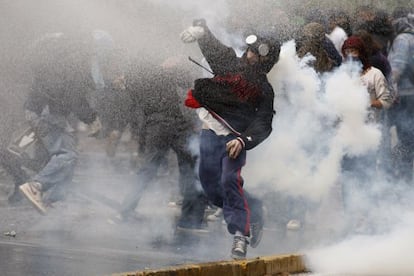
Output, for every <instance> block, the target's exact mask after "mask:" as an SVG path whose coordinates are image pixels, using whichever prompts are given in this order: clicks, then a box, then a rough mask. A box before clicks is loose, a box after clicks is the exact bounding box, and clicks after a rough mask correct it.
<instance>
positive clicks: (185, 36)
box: [180, 26, 204, 43]
mask: <svg viewBox="0 0 414 276" xmlns="http://www.w3.org/2000/svg"><path fill="white" fill-rule="evenodd" d="M203 35H204V28H203V27H201V26H191V27H188V28H187V29H186V30H184V31H183V32H182V33H181V34H180V38H181V40H182V41H183V42H184V43H191V42H194V41H196V40H197V39H199V38H201V37H202V36H203Z"/></svg>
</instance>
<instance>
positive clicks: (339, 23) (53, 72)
mask: <svg viewBox="0 0 414 276" xmlns="http://www.w3.org/2000/svg"><path fill="white" fill-rule="evenodd" d="M255 27H256V28H255V29H256V30H255V31H252V30H247V29H246V30H242V31H241V33H242V34H243V42H244V43H243V44H244V45H243V47H242V48H243V49H242V54H241V55H238V54H237V53H238V52H237V51H236V50H235V49H234V48H232V47H229V46H227V45H225V44H223V43H222V42H221V41H219V40H218V39H217V38H216V36H215V35H214V33H213V32H212V31H211V30H210V28H209V24H208V22H207V21H206V20H204V19H195V20H194V22H193V24H192V25H191V26H189V27H188V28H187V29H185V30H184V31H183V32H182V33H181V34H180V35H179V36H178V34H177V39H179V38H180V39H181V40H182V42H184V43H188V44H189V43H193V42H194V43H195V42H197V44H198V47H199V49H200V50H201V54H202V55H203V57H204V59H205V62H206V63H207V65H208V68H204V69H203V70H209V72H210V73H211V74H212V76H210V77H204V78H202V77H200V76H201V73H200V74H195V73H194V71H196V70H193V72H190V71H189V70H186V66H183V63H184V61H186V60H185V59H184V60H183V58H182V57H181V56H173V57H170V58H167V59H166V60H164V62H162V63H159V64H157V63H156V62H153V61H148V62H142V60H140V61H137V62H134V60H129V61H128V62H126V61H125V60H124V59H123V56H122V53H123V52H122V50H120V49H117V47H116V42H114V41H113V39H112V37H111V35H110V34H108V33H107V32H105V31H102V30H95V31H93V33H92V34H90V37H89V38H88V39H85V38H83V39H81V40H80V39H79V38H74V37H72V36H71V35H68V34H64V33H53V34H47V35H45V36H44V37H42V38H40V39H39V40H38V41H37V42H36V43H35V45H34V46H32V47H33V48H34V49H33V53H35V54H34V55H35V56H37V57H38V58H37V59H36V58H34V59H33V62H32V67H31V69H32V79H33V81H32V86H31V87H30V91H29V93H28V96H27V99H26V102H25V104H24V109H25V115H26V119H27V122H28V125H29V131H26V132H24V135H23V136H21V137H20V138H21V139H22V138H28V137H30V138H32V139H31V141H30V143H29V144H31V143H32V142H33V143H35V147H36V150H35V154H34V157H33V158H32V159H34V161H35V162H34V163H35V164H37V165H35V166H32V167H31V169H32V170H33V171H34V172H35V173H34V174H33V175H28V174H27V172H26V170H23V169H22V168H23V167H27V166H29V165H28V161H33V160H27V158H26V157H27V156H25V155H24V156H23V154H22V153H24V151H25V149H26V148H27V147H28V144H24V145H22V140H18V141H12V142H11V143H10V145H8V146H7V147H3V148H1V149H0V164H1V165H2V167H3V168H4V169H5V170H6V171H7V172H8V173H9V174H10V175H12V176H13V179H14V182H15V187H16V188H15V189H14V192H13V193H12V194H11V195H10V197H9V202H10V204H16V202H21V201H22V197H21V195H23V196H24V197H25V198H27V200H28V201H29V202H30V203H31V204H32V205H33V206H34V207H35V208H36V210H38V211H39V212H40V213H42V214H47V211H48V207H49V206H50V205H52V204H53V203H54V202H56V201H59V200H64V198H65V194H66V192H65V189H67V187H70V185H71V181H72V179H73V175H74V171H75V169H76V161H77V159H78V152H77V150H76V145H77V142H78V139H77V137H76V131H75V130H76V126H75V127H74V122H75V123H77V122H79V121H81V122H84V123H86V124H88V125H89V126H90V127H89V128H90V130H91V133H90V136H93V137H96V138H98V139H100V138H101V139H106V140H107V145H108V146H107V147H106V153H107V157H108V158H111V157H113V156H114V155H115V151H116V145H117V144H118V143H119V140H120V137H121V135H122V133H123V131H124V130H125V129H126V128H129V129H130V130H131V133H132V138H133V139H134V140H136V141H137V152H138V155H140V159H141V160H143V162H142V164H140V166H139V167H138V168H137V169H136V175H137V181H136V185H135V186H134V189H133V190H131V191H125V198H124V199H123V201H122V203H121V204H120V205H121V208H120V210H118V211H119V218H120V219H121V220H123V221H127V220H128V218H129V216H130V214H131V212H133V211H134V210H135V209H136V208H137V206H138V204H139V201H140V198H141V197H142V196H143V193H144V192H145V190H146V189H147V187H148V186H149V185H151V183H153V182H154V179H155V178H156V176H157V172H158V171H159V170H163V169H165V163H166V160H165V159H166V157H167V153H168V152H169V151H170V150H172V152H174V153H175V155H176V157H177V164H178V172H179V181H178V182H179V191H180V195H181V197H182V203H181V216H180V218H179V220H178V222H177V229H181V230H190V231H192V230H194V231H202V230H205V227H206V213H205V210H206V208H207V207H208V206H214V208H217V210H218V211H220V212H218V213H217V216H219V215H220V214H221V212H222V215H223V218H224V221H225V223H226V225H227V230H228V232H229V233H230V234H231V235H232V236H233V245H232V249H231V255H232V257H233V258H235V259H243V258H245V257H246V254H247V246H248V245H250V246H251V247H256V246H258V244H259V243H260V240H261V236H262V233H263V226H264V223H265V218H264V213H263V202H262V201H261V200H260V199H259V198H258V197H256V196H255V195H253V194H252V193H250V192H247V191H246V190H245V188H246V187H247V188H248V187H249V184H248V183H247V184H246V185H245V183H244V181H243V177H242V176H241V170H242V167H243V166H244V165H245V163H246V153H247V151H249V150H251V149H253V148H255V147H257V146H258V145H260V144H261V143H262V142H263V141H264V140H266V138H268V137H269V135H271V134H272V123H273V117H274V116H275V114H276V112H275V110H274V100H275V92H274V91H273V88H272V85H271V84H270V83H269V81H268V79H267V74H268V73H269V71H270V70H271V69H272V68H273V66H274V65H275V64H276V63H277V62H278V59H279V53H280V49H281V45H282V44H283V43H284V42H286V41H288V40H291V39H294V40H295V41H296V48H297V49H296V50H297V55H298V57H299V58H303V57H305V56H307V55H312V56H313V57H314V58H313V59H309V64H308V65H309V66H310V67H312V68H314V70H315V71H316V72H317V74H318V75H319V76H322V75H323V74H325V73H328V72H332V71H333V70H335V69H336V68H339V67H340V66H342V65H344V64H349V63H354V64H357V65H358V66H360V72H359V77H360V81H361V83H362V84H363V85H364V86H365V87H366V92H367V95H369V99H370V106H368V107H367V108H368V109H369V112H368V114H369V115H368V117H369V118H367V120H372V121H374V122H375V123H377V124H379V125H381V126H382V129H383V131H382V134H383V137H382V140H381V141H382V142H381V146H380V148H379V149H378V150H377V151H376V152H370V153H368V154H365V155H363V156H344V158H343V161H342V170H343V171H344V172H347V171H348V172H349V171H351V172H356V171H358V172H359V173H358V175H359V176H360V177H361V179H360V182H361V183H362V184H363V185H366V183H368V182H370V181H369V179H368V178H369V176H368V175H367V173H366V172H368V171H373V170H378V171H382V172H385V173H386V175H388V176H390V175H392V177H393V179H394V180H395V181H396V182H398V183H404V185H408V186H409V185H412V181H413V161H414V121H413V120H414V114H413V113H414V13H413V11H412V10H410V9H409V8H404V7H398V8H396V9H395V10H394V11H393V12H392V13H389V12H387V11H384V10H379V9H375V8H374V7H370V6H361V7H358V8H356V9H355V11H354V13H353V14H348V13H347V12H345V11H344V10H332V11H330V12H329V13H328V14H327V16H322V15H319V16H318V15H315V14H312V13H310V14H309V16H307V17H305V18H304V23H303V24H302V25H301V26H300V27H299V28H297V30H294V31H292V33H291V34H290V36H288V37H287V36H286V35H283V36H282V35H280V34H279V33H277V31H276V33H275V30H278V28H277V27H276V28H273V29H271V30H266V29H265V30H258V29H260V28H259V27H260V26H255ZM80 45H82V47H81V46H80ZM85 45H86V46H85ZM187 47H191V46H189V45H188V46H187ZM80 49H81V50H80ZM237 50H239V49H237ZM239 53H240V52H239ZM45 57H47V58H45ZM198 65H200V66H202V65H201V64H198ZM193 69H194V67H193ZM201 70H202V69H201V68H200V72H201ZM276 74H277V72H276ZM187 91H188V92H187ZM185 93H187V94H185ZM183 95H184V96H183ZM183 98H184V100H183ZM411 103H413V106H411V105H410V104H411ZM391 127H395V129H396V133H397V137H398V143H397V144H396V145H395V146H391V139H390V131H389V130H390V128H391ZM194 137H198V138H197V139H199V144H200V147H199V150H198V151H197V152H194V151H192V150H191V149H190V147H189V146H188V144H189V141H190V140H191V139H193V138H194ZM19 146H21V148H19ZM29 163H30V162H29ZM30 164H32V163H30ZM362 184H361V185H362ZM370 185H375V184H374V183H371V184H370ZM360 189H364V187H360ZM345 190H346V189H344V196H343V198H344V201H347V197H349V196H351V195H350V193H349V191H348V192H347V191H345ZM344 206H346V204H344Z"/></svg>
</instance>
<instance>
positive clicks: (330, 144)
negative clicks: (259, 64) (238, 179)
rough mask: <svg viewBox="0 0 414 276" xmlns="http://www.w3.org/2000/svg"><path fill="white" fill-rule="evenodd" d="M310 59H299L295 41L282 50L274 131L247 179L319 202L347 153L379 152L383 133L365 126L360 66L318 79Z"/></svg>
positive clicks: (273, 77) (274, 75)
mask: <svg viewBox="0 0 414 276" xmlns="http://www.w3.org/2000/svg"><path fill="white" fill-rule="evenodd" d="M308 60H309V57H305V58H304V60H300V59H299V58H298V57H297V56H296V52H295V44H294V42H293V41H290V42H287V43H285V44H284V45H283V46H282V50H281V55H280V60H279V62H278V63H277V64H276V65H275V67H274V68H273V70H272V71H271V72H270V73H269V79H270V81H271V83H272V85H273V87H274V90H275V92H276V101H275V108H276V110H277V114H276V116H275V118H274V124H273V129H274V130H273V132H272V134H271V135H270V137H269V138H268V139H267V141H266V142H265V143H264V144H263V145H260V146H259V147H258V148H257V149H256V150H254V151H252V152H251V153H250V155H249V157H248V166H247V167H246V172H245V177H246V180H247V183H252V185H254V183H261V184H262V183H265V185H270V186H271V187H273V189H277V190H281V191H284V192H286V193H289V194H292V195H296V196H299V195H300V196H305V197H306V198H309V199H312V200H319V199H321V198H323V197H324V196H326V195H328V194H329V191H330V189H331V188H332V187H333V185H334V184H335V183H336V181H337V180H338V178H339V175H340V162H341V160H342V157H343V156H344V154H345V153H348V154H351V155H361V154H364V153H366V152H368V151H370V150H375V149H376V148H377V147H378V145H379V142H380V138H381V132H380V131H379V128H378V126H377V125H376V124H372V123H367V122H366V119H367V114H368V113H367V107H368V106H369V97H368V93H367V91H366V88H364V87H363V86H362V84H361V82H360V80H359V76H358V74H355V72H356V73H358V72H359V70H358V67H356V68H355V66H357V65H351V67H350V66H348V65H344V66H342V67H341V68H339V69H337V70H335V71H334V72H332V73H330V74H326V75H323V76H322V78H320V77H319V76H318V75H317V74H316V72H315V71H314V70H313V69H312V68H310V67H309V66H307V65H306V64H307V61H308ZM353 71H354V72H353ZM269 164H271V165H270V166H269ZM249 185H250V184H249Z"/></svg>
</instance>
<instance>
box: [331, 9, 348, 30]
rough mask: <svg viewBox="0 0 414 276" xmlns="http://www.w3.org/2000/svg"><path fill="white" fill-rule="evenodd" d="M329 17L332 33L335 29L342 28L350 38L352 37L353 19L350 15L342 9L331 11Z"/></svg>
mask: <svg viewBox="0 0 414 276" xmlns="http://www.w3.org/2000/svg"><path fill="white" fill-rule="evenodd" d="M329 14H330V15H329V17H328V28H329V31H332V30H333V29H334V28H335V27H340V28H342V29H343V30H344V31H345V32H346V34H347V35H348V36H351V33H352V30H351V19H350V17H349V15H348V14H347V13H346V12H345V11H344V10H341V9H334V10H331V11H330V13H329Z"/></svg>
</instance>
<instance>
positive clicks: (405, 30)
mask: <svg viewBox="0 0 414 276" xmlns="http://www.w3.org/2000/svg"><path fill="white" fill-rule="evenodd" d="M393 26H394V31H395V34H396V35H395V38H394V39H393V41H392V44H391V47H390V49H389V54H388V61H389V62H390V65H391V75H392V81H393V88H394V90H395V91H396V94H397V95H398V104H396V105H395V107H394V108H393V109H392V114H391V121H392V122H391V123H393V124H394V125H395V126H396V130H397V135H398V144H397V146H396V147H395V149H394V150H395V154H394V157H395V160H394V162H395V169H394V173H395V175H396V177H397V178H398V179H399V180H402V181H403V182H407V183H411V182H412V179H413V162H414V127H413V126H414V121H413V118H414V108H413V106H414V14H409V15H408V16H407V17H402V18H399V19H396V20H394V21H393Z"/></svg>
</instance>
